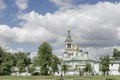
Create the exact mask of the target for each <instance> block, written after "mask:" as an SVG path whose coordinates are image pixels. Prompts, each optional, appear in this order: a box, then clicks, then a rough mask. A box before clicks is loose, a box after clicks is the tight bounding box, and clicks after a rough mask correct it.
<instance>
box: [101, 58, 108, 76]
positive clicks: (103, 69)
mask: <svg viewBox="0 0 120 80" xmlns="http://www.w3.org/2000/svg"><path fill="white" fill-rule="evenodd" d="M109 64H110V58H109V56H104V57H102V58H101V61H100V71H101V72H102V73H103V75H105V74H106V73H107V74H108V71H109Z"/></svg>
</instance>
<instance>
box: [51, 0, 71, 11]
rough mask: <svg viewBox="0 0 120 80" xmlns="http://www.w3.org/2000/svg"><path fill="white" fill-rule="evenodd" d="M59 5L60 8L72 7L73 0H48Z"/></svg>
mask: <svg viewBox="0 0 120 80" xmlns="http://www.w3.org/2000/svg"><path fill="white" fill-rule="evenodd" d="M49 1H50V2H52V3H54V4H55V5H56V6H58V7H59V9H60V10H64V9H69V8H72V7H73V4H72V1H73V0H49Z"/></svg>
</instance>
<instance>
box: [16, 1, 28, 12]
mask: <svg viewBox="0 0 120 80" xmlns="http://www.w3.org/2000/svg"><path fill="white" fill-rule="evenodd" d="M16 5H17V7H18V8H19V9H20V10H25V9H27V7H28V0H16Z"/></svg>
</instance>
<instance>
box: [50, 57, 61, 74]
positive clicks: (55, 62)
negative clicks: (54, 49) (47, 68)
mask: <svg viewBox="0 0 120 80" xmlns="http://www.w3.org/2000/svg"><path fill="white" fill-rule="evenodd" d="M60 63H61V62H60V59H59V58H58V57H57V56H55V55H53V56H52V63H51V68H52V72H53V73H55V72H59V69H58V64H59V65H60Z"/></svg>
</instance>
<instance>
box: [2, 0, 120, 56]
mask: <svg viewBox="0 0 120 80" xmlns="http://www.w3.org/2000/svg"><path fill="white" fill-rule="evenodd" d="M119 8H120V3H117V4H114V3H110V2H104V3H102V2H100V3H97V4H95V5H81V6H79V7H76V8H74V9H66V10H64V11H56V12H55V13H53V14H51V13H47V14H46V15H41V14H39V13H37V12H35V11H32V12H30V13H27V14H21V15H19V16H18V18H19V19H21V20H23V21H24V23H22V24H21V27H13V28H11V27H10V26H6V25H0V41H1V42H2V41H3V42H8V43H10V42H17V43H25V42H30V43H41V42H43V41H48V42H50V43H51V44H52V46H53V48H54V53H56V54H57V53H58V52H59V51H60V52H61V54H62V53H63V52H62V48H64V40H65V37H66V36H65V35H66V29H67V28H66V27H67V26H69V27H70V29H71V34H72V38H73V40H74V41H75V43H76V44H78V45H79V46H80V47H81V48H90V54H94V53H95V54H97V53H96V51H99V53H101V55H102V54H105V53H106V54H109V53H110V54H111V53H112V52H111V51H109V50H111V49H112V47H113V46H120V38H119V35H120V23H119V21H120V16H119V14H120V10H119ZM3 26H4V27H3ZM7 34H9V35H7ZM103 52H105V53H103ZM97 55H100V54H97Z"/></svg>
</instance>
